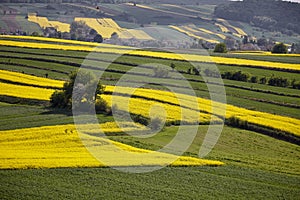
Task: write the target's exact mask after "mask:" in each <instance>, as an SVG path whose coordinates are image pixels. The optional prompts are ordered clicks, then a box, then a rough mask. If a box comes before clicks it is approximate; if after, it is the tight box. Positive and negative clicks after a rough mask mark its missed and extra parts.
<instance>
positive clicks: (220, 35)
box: [199, 28, 226, 40]
mask: <svg viewBox="0 0 300 200" xmlns="http://www.w3.org/2000/svg"><path fill="white" fill-rule="evenodd" d="M199 30H200V31H202V32H204V33H207V34H210V35H216V36H218V37H219V38H221V39H223V40H225V38H226V36H225V35H223V34H220V33H214V32H212V31H210V30H207V29H204V28H199Z"/></svg>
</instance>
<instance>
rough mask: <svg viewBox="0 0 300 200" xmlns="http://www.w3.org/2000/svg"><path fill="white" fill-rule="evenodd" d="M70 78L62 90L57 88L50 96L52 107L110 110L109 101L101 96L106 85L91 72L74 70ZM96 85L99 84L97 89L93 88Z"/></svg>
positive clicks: (86, 110)
mask: <svg viewBox="0 0 300 200" xmlns="http://www.w3.org/2000/svg"><path fill="white" fill-rule="evenodd" d="M69 78H70V80H69V81H67V82H66V83H65V84H64V86H63V88H62V90H56V91H55V92H54V93H53V94H52V96H51V98H50V103H51V106H52V107H54V108H64V109H71V108H72V107H73V108H76V109H77V108H78V109H79V108H80V109H81V110H82V111H83V112H90V111H92V110H94V109H95V110H96V112H106V113H109V112H110V109H109V108H108V106H107V103H106V102H105V101H104V100H103V99H102V98H101V97H100V94H102V93H103V92H104V87H103V86H102V85H101V83H100V82H98V80H96V78H95V77H94V76H93V75H92V74H91V73H88V72H80V73H77V72H73V73H71V74H70V76H69ZM75 80H76V85H75ZM95 85H97V87H96V91H93V89H92V88H93V87H94V86H95ZM73 90H74V92H73Z"/></svg>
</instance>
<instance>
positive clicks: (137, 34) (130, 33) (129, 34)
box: [119, 29, 153, 40]
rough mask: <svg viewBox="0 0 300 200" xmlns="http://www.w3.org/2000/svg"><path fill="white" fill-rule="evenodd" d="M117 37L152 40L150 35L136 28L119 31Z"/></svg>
mask: <svg viewBox="0 0 300 200" xmlns="http://www.w3.org/2000/svg"><path fill="white" fill-rule="evenodd" d="M119 38H122V39H131V38H136V39H139V40H153V38H152V37H151V36H149V35H148V34H147V33H145V32H144V31H142V30H136V29H127V30H124V31H122V32H121V33H120V35H119Z"/></svg>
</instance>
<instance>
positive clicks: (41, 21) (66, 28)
mask: <svg viewBox="0 0 300 200" xmlns="http://www.w3.org/2000/svg"><path fill="white" fill-rule="evenodd" d="M28 21H30V22H34V23H37V24H38V25H39V26H40V27H41V28H47V27H53V28H56V30H57V31H60V32H70V24H67V23H62V22H59V21H48V19H47V17H37V16H36V14H35V13H30V14H28Z"/></svg>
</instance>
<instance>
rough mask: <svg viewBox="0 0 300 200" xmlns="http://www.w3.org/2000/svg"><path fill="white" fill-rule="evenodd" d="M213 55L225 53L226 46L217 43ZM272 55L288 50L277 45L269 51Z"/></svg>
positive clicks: (279, 44) (281, 44)
mask: <svg viewBox="0 0 300 200" xmlns="http://www.w3.org/2000/svg"><path fill="white" fill-rule="evenodd" d="M293 45H294V47H295V46H296V45H295V44H293ZM214 52H215V53H227V52H228V50H227V45H226V44H225V43H219V44H217V45H216V46H215V49H214ZM271 52H272V53H288V49H287V46H286V45H285V44H283V43H278V44H275V45H274V46H273V47H272V49H271Z"/></svg>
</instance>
